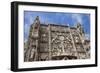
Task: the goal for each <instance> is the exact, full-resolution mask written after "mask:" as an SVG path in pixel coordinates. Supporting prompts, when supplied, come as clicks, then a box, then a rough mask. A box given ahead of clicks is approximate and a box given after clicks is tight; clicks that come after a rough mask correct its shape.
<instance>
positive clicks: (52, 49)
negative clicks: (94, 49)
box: [24, 16, 90, 62]
mask: <svg viewBox="0 0 100 73" xmlns="http://www.w3.org/2000/svg"><path fill="white" fill-rule="evenodd" d="M84 36H85V33H84V30H83V28H82V26H81V24H79V23H78V24H77V25H76V26H74V27H70V26H68V25H67V26H65V25H56V24H41V23H40V20H39V17H38V16H37V17H36V19H35V20H34V23H33V24H32V25H31V27H30V32H29V38H28V42H27V46H26V45H25V52H24V61H25V62H31V61H47V60H67V59H68V60H71V59H87V58H90V41H89V40H85V37H84Z"/></svg>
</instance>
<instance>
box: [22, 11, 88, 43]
mask: <svg viewBox="0 0 100 73" xmlns="http://www.w3.org/2000/svg"><path fill="white" fill-rule="evenodd" d="M36 16H39V19H40V22H41V23H46V24H48V23H53V24H58V25H67V24H69V26H75V24H77V23H81V24H82V26H83V28H84V31H85V33H86V36H87V38H90V14H83V13H81V14H80V13H58V12H34V11H24V41H26V40H27V38H28V35H29V29H30V25H31V24H32V23H33V22H34V19H35V18H36Z"/></svg>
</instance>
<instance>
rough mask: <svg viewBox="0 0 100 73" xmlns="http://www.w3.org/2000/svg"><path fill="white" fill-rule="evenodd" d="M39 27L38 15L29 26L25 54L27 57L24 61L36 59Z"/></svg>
mask: <svg viewBox="0 0 100 73" xmlns="http://www.w3.org/2000/svg"><path fill="white" fill-rule="evenodd" d="M39 28H40V20H39V16H37V17H36V18H35V20H34V22H33V24H32V25H31V27H30V32H29V38H28V51H27V54H26V57H27V59H26V60H25V61H37V60H38V48H39V47H38V45H39Z"/></svg>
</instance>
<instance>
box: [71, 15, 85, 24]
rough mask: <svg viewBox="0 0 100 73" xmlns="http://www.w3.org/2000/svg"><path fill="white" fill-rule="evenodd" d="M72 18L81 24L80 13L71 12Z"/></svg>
mask: <svg viewBox="0 0 100 73" xmlns="http://www.w3.org/2000/svg"><path fill="white" fill-rule="evenodd" d="M72 19H73V20H75V21H76V23H81V24H83V20H82V15H81V14H72Z"/></svg>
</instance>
